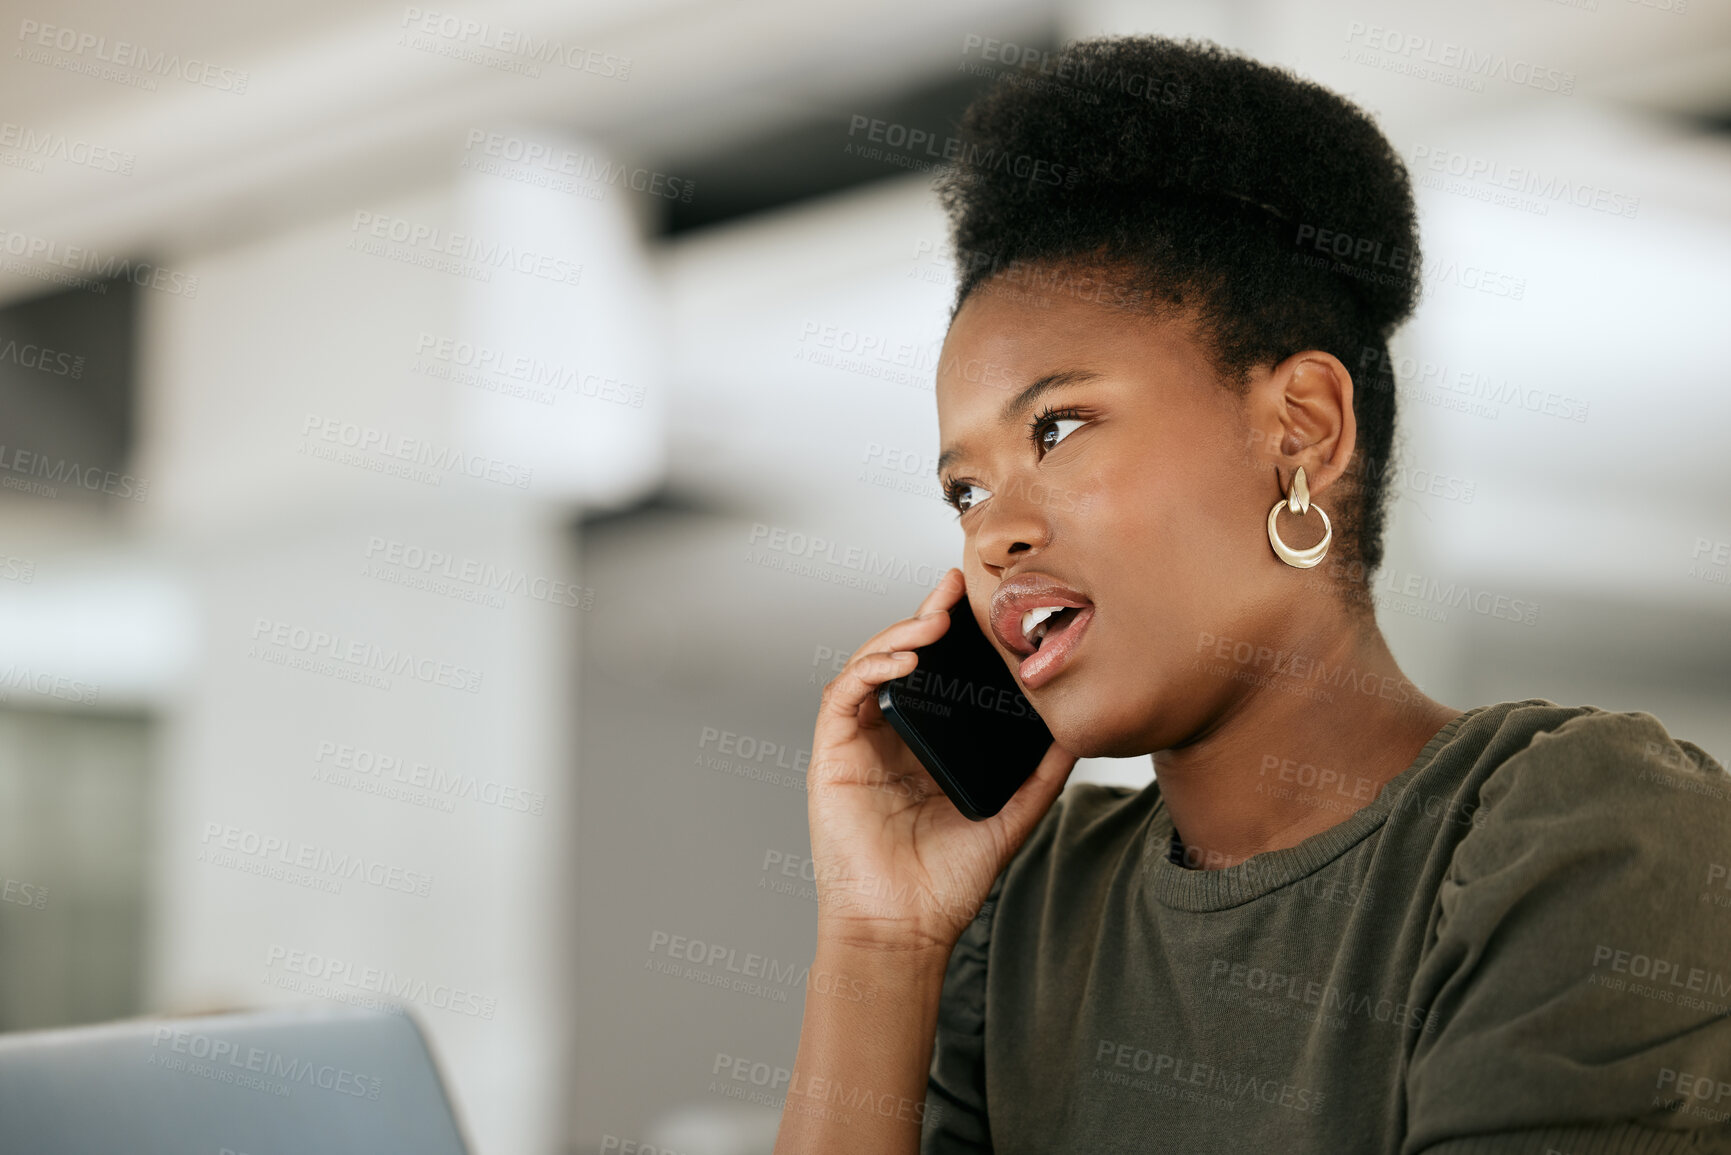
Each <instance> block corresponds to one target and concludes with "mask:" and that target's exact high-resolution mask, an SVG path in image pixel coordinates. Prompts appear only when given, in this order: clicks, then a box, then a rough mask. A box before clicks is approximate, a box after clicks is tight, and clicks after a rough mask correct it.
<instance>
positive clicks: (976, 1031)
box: [920, 874, 1004, 1155]
mask: <svg viewBox="0 0 1731 1155" xmlns="http://www.w3.org/2000/svg"><path fill="white" fill-rule="evenodd" d="M1003 885H1004V875H1003V874H999V875H998V877H997V879H996V880H995V881H994V882H993V883H992V889H991V890H990V892H988V894H987V897H986V901H985V902H984V903H983V904H982V905H981V910H980V913H979V915H977V916H976V917H975V918H974V920H973V922H971V923H969V924H968V927H967V929H966V930H964V931H963V932H962V936H961V938H960V939H958V940H957V941H956V945H955V949H954V950H952V951H951V952H950V961H949V965H948V967H947V968H946V970H945V972H944V991H943V996H942V998H941V1000H940V1002H939V1004H938V1029H937V1036H936V1038H935V1040H934V1041H933V1044H932V1066H931V1072H930V1074H929V1075H928V1077H927V1080H926V1113H925V1118H924V1123H923V1126H922V1129H921V1134H920V1155H980V1153H988V1155H989V1153H990V1152H991V1151H992V1133H991V1128H990V1125H989V1123H988V1120H987V1118H986V951H987V947H988V946H989V945H990V943H991V935H992V915H993V912H995V911H996V910H997V905H998V895H999V892H1000V891H1001V890H1002V889H1003Z"/></svg>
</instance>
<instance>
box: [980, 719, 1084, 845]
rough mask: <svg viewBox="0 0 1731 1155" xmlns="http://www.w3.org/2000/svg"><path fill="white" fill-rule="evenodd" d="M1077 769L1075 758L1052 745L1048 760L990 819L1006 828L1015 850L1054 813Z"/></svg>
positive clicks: (1041, 761)
mask: <svg viewBox="0 0 1731 1155" xmlns="http://www.w3.org/2000/svg"><path fill="white" fill-rule="evenodd" d="M1075 768H1076V755H1074V754H1072V753H1070V752H1069V751H1068V750H1066V749H1064V748H1063V747H1062V746H1060V745H1058V744H1057V743H1056V742H1053V743H1052V744H1051V745H1050V746H1049V747H1047V748H1046V754H1045V757H1043V758H1041V759H1040V764H1039V765H1038V766H1036V767H1034V772H1033V773H1032V774H1030V775H1028V780H1027V781H1026V782H1023V783H1022V784H1021V786H1019V787H1017V789H1016V792H1015V793H1014V794H1012V795H1010V799H1009V801H1008V802H1005V803H1004V806H1003V809H1001V810H999V811H998V812H997V813H996V814H994V815H993V816H992V817H991V819H989V821H993V822H1001V823H1002V824H1003V828H1004V833H1005V834H1006V835H1007V836H1008V837H1009V841H1010V845H1011V848H1012V850H1014V849H1015V848H1017V847H1020V846H1021V844H1022V840H1023V839H1025V838H1026V837H1027V836H1028V834H1029V833H1030V832H1031V831H1032V830H1033V829H1034V825H1035V824H1036V823H1037V822H1039V820H1040V818H1041V816H1043V815H1044V814H1045V813H1046V811H1047V810H1049V809H1051V806H1052V803H1053V802H1055V801H1057V798H1058V795H1059V794H1060V793H1061V792H1062V791H1063V789H1064V783H1065V782H1067V781H1068V780H1069V778H1070V772H1071V771H1072V770H1074V769H1075Z"/></svg>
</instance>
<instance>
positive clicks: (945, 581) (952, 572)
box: [915, 566, 968, 617]
mask: <svg viewBox="0 0 1731 1155" xmlns="http://www.w3.org/2000/svg"><path fill="white" fill-rule="evenodd" d="M967 588H968V583H967V582H966V581H965V580H963V578H962V571H961V570H959V569H957V568H956V567H955V566H951V567H950V568H949V569H947V570H945V571H944V576H943V577H941V578H939V579H938V584H937V585H935V586H933V587H932V592H931V593H929V594H927V595H926V596H925V597H923V598H921V599H920V608H919V609H918V610H916V611H915V616H916V617H917V616H919V615H920V614H925V613H930V612H931V611H932V610H947V609H949V608H950V607H951V606H953V605H955V604H956V603H957V602H959V601H961V600H962V593H963V591H965V590H966V589H967Z"/></svg>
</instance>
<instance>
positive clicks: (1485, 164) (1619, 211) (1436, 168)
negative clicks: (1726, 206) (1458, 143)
mask: <svg viewBox="0 0 1731 1155" xmlns="http://www.w3.org/2000/svg"><path fill="white" fill-rule="evenodd" d="M1409 164H1410V165H1411V167H1412V168H1414V169H1417V170H1420V171H1419V184H1420V186H1421V187H1424V188H1435V189H1441V190H1442V191H1444V192H1450V193H1454V194H1456V195H1459V196H1465V197H1470V198H1472V199H1474V200H1481V201H1486V202H1489V203H1493V204H1500V205H1505V206H1506V207H1510V208H1518V209H1521V210H1522V211H1525V212H1532V213H1534V214H1536V215H1539V216H1546V215H1549V213H1550V206H1551V205H1553V204H1559V203H1561V204H1569V205H1573V206H1574V207H1576V208H1581V209H1587V210H1588V211H1590V212H1596V213H1604V214H1606V215H1608V216H1614V217H1626V218H1628V219H1631V220H1633V219H1634V217H1635V214H1636V213H1637V212H1639V211H1640V208H1641V198H1640V197H1634V196H1628V195H1626V194H1624V193H1619V192H1613V191H1612V190H1610V189H1608V188H1604V187H1601V186H1599V185H1595V184H1589V183H1587V182H1585V181H1573V180H1569V179H1567V178H1564V177H1559V176H1557V175H1555V174H1554V173H1545V172H1541V171H1539V170H1538V169H1535V168H1530V167H1528V166H1526V165H1507V164H1503V163H1502V162H1501V161H1496V160H1491V159H1489V158H1487V157H1482V156H1473V155H1471V154H1468V153H1464V152H1459V151H1456V150H1454V149H1450V148H1442V147H1439V146H1436V145H1428V144H1421V145H1417V146H1415V147H1414V148H1413V150H1412V155H1411V157H1410V158H1409ZM1498 194H1504V196H1503V199H1498ZM1525 197H1530V198H1532V200H1531V201H1530V202H1529V201H1524V200H1521V199H1519V198H1525Z"/></svg>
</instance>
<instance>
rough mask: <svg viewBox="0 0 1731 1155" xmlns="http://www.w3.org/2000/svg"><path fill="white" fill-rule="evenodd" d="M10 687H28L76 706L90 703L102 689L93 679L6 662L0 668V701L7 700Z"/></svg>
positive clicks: (47, 696)
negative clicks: (91, 680)
mask: <svg viewBox="0 0 1731 1155" xmlns="http://www.w3.org/2000/svg"><path fill="white" fill-rule="evenodd" d="M14 690H28V691H30V692H31V693H33V694H40V695H41V696H43V697H44V698H56V699H58V700H60V701H62V702H71V703H73V704H74V705H78V706H94V705H95V704H96V699H97V698H98V696H100V695H101V693H102V687H101V686H100V685H98V684H96V683H94V682H86V681H84V680H83V679H81V678H71V677H67V676H66V675H64V674H50V673H48V672H46V671H44V670H34V669H31V668H30V667H29V666H25V665H20V664H19V663H17V662H8V663H7V664H6V668H5V669H0V702H8V701H11V699H12V692H13V691H14Z"/></svg>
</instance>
